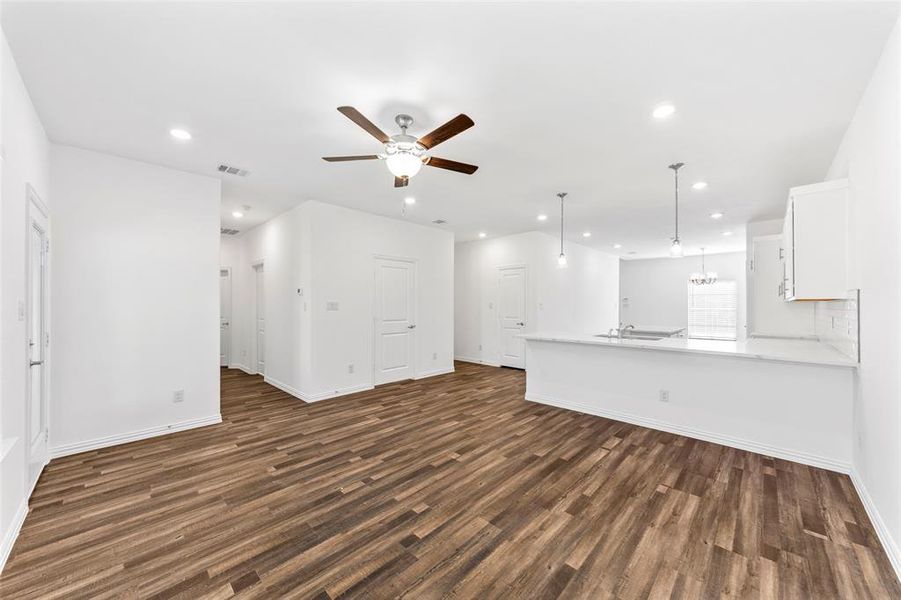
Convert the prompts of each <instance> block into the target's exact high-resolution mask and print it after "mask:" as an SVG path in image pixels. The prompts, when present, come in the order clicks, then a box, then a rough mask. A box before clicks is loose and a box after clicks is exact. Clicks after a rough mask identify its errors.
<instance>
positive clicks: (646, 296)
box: [620, 252, 747, 339]
mask: <svg viewBox="0 0 901 600" xmlns="http://www.w3.org/2000/svg"><path fill="white" fill-rule="evenodd" d="M705 263H706V265H707V267H706V268H707V270H708V271H714V272H716V274H717V277H719V279H720V280H721V281H725V280H735V281H737V282H738V338H739V339H742V338H744V337H745V335H746V329H745V325H746V321H747V319H746V306H747V305H746V302H747V300H746V298H747V296H746V293H745V284H746V279H745V253H744V252H727V253H724V254H709V255H707V257H706V258H705ZM700 271H701V256H700V255H698V256H686V257H684V258H650V259H639V260H624V261H622V264H621V266H620V298H621V299H622V304H621V307H620V311H621V314H622V321H623V323H631V324H634V325H636V326H637V327H639V328H641V327H688V277H689V276H690V275H691V274H692V273H695V272H700ZM626 298H628V302H627V301H626Z"/></svg>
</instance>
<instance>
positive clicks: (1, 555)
mask: <svg viewBox="0 0 901 600" xmlns="http://www.w3.org/2000/svg"><path fill="white" fill-rule="evenodd" d="M27 516H28V496H26V497H24V498H22V502H20V503H19V508H18V509H17V510H16V514H15V515H14V516H13V520H12V522H11V523H10V524H9V529H8V530H7V531H6V535H4V536H3V543H2V544H0V573H2V572H3V567H5V566H6V560H7V559H8V558H9V554H10V553H11V552H12V550H13V544H15V543H16V538H17V537H19V531H21V529H22V523H24V522H25V517H27Z"/></svg>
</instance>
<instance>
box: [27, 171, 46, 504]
mask: <svg viewBox="0 0 901 600" xmlns="http://www.w3.org/2000/svg"><path fill="white" fill-rule="evenodd" d="M27 227H28V233H27V236H28V237H27V240H28V242H27V246H26V257H25V260H26V267H27V268H26V279H27V281H26V290H27V299H26V303H25V307H26V308H25V311H26V314H25V322H26V326H27V333H28V335H27V340H26V343H27V344H28V348H27V355H28V364H27V365H26V367H25V368H26V369H28V373H27V374H26V385H27V390H26V394H27V402H26V431H27V432H28V451H27V453H26V460H27V461H28V464H27V473H28V485H29V487H31V486H33V485H34V484H35V483H36V482H37V479H38V477H39V476H40V474H41V470H42V469H43V468H44V465H45V464H47V460H48V456H49V451H48V445H49V444H48V438H49V419H48V408H47V406H48V396H49V382H48V379H49V378H48V373H49V370H48V367H49V356H50V352H49V350H50V348H49V345H50V336H49V333H48V331H47V328H48V324H49V318H48V317H49V314H48V313H49V298H50V294H49V286H48V282H49V280H50V278H49V276H48V274H49V269H50V260H49V256H50V236H49V212H48V210H47V208H46V206H45V205H44V203H43V202H42V201H41V200H40V198H38V196H37V194H35V192H34V190H32V189H31V188H29V189H28V223H27Z"/></svg>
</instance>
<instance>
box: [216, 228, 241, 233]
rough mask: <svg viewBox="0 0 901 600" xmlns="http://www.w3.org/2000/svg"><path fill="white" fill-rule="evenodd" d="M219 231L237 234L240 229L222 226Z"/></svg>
mask: <svg viewBox="0 0 901 600" xmlns="http://www.w3.org/2000/svg"><path fill="white" fill-rule="evenodd" d="M219 233H221V234H222V235H235V234H236V233H238V230H237V229H231V228H229V227H221V228H220V229H219Z"/></svg>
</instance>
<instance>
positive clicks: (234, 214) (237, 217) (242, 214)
mask: <svg viewBox="0 0 901 600" xmlns="http://www.w3.org/2000/svg"><path fill="white" fill-rule="evenodd" d="M232 216H233V217H234V218H236V219H240V218H241V217H243V216H244V213H242V212H241V211H240V210H236V211H234V212H233V213H232Z"/></svg>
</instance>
